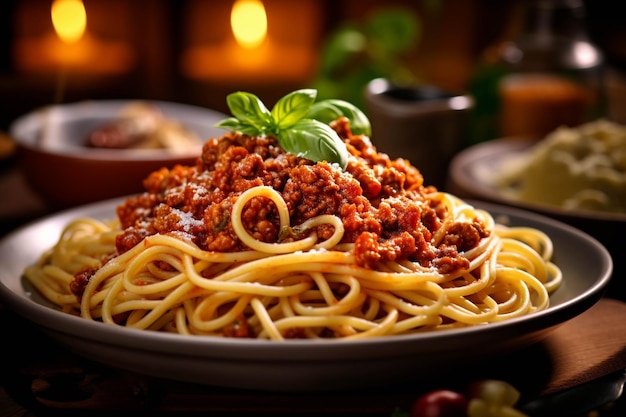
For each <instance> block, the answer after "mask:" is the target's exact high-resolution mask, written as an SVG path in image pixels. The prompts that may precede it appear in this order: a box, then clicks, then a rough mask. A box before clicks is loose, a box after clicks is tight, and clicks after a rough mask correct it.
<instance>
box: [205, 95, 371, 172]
mask: <svg viewBox="0 0 626 417" xmlns="http://www.w3.org/2000/svg"><path fill="white" fill-rule="evenodd" d="M316 98H317V90H315V89H301V90H296V91H294V92H292V93H289V94H287V95H285V96H284V97H281V98H280V99H279V100H278V101H277V102H276V104H275V105H274V107H273V108H272V110H271V111H269V110H268V109H267V107H265V105H264V104H263V102H261V100H260V99H259V98H258V97H257V96H255V95H254V94H251V93H246V92H242V91H238V92H236V93H232V94H229V95H228V97H227V103H228V107H229V108H230V111H231V112H232V114H233V116H234V117H229V118H226V119H224V120H222V121H220V122H218V123H217V124H216V125H215V126H216V127H221V128H224V129H229V130H232V131H237V132H241V133H244V134H246V135H250V136H255V135H273V136H274V137H276V139H277V140H278V144H279V145H280V146H281V147H282V148H283V150H284V151H286V152H291V153H294V154H296V155H299V156H302V157H304V158H308V159H311V160H312V161H315V162H319V161H328V162H330V163H336V164H339V165H340V166H341V168H342V169H345V168H346V166H347V165H348V156H349V155H348V149H347V148H346V144H345V143H344V142H343V140H342V139H341V138H340V137H339V135H338V134H337V132H335V131H334V130H333V129H332V128H331V127H330V126H329V125H328V124H329V123H330V122H331V121H333V120H335V119H337V118H338V117H340V116H346V117H348V118H349V119H350V122H351V123H355V126H356V131H355V130H353V132H355V133H357V132H361V131H362V132H368V134H369V120H367V117H365V115H364V114H363V113H362V112H361V111H360V110H359V109H358V108H357V107H356V106H354V105H352V104H350V103H348V102H344V101H342V100H325V101H323V102H320V103H318V104H317V105H316V104H315V99H316ZM318 118H319V119H320V120H321V121H320V120H316V119H318ZM357 134H358V133H357Z"/></svg>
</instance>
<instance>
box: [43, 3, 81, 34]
mask: <svg viewBox="0 0 626 417" xmlns="http://www.w3.org/2000/svg"><path fill="white" fill-rule="evenodd" d="M50 15H51V17H52V25H53V26H54V30H55V32H56V33H57V35H58V36H59V38H61V40H62V41H63V42H67V43H75V42H78V41H79V40H80V38H81V37H82V36H83V34H84V33H85V28H86V27H87V13H86V12H85V5H84V4H83V2H82V1H81V0H54V1H53V2H52V8H51V10H50Z"/></svg>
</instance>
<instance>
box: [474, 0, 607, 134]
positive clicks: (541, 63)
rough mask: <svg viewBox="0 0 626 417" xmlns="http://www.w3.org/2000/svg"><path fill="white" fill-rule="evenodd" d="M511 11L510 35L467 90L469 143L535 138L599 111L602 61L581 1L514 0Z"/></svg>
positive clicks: (487, 54) (602, 103)
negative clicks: (470, 102) (470, 111)
mask: <svg viewBox="0 0 626 417" xmlns="http://www.w3.org/2000/svg"><path fill="white" fill-rule="evenodd" d="M512 11H513V15H512V18H511V20H510V22H509V25H510V26H509V30H510V32H509V33H511V35H510V37H509V38H508V39H506V40H505V41H503V42H499V43H497V44H495V45H493V46H492V47H490V48H488V49H487V50H486V51H485V54H484V56H483V57H482V61H481V62H480V63H479V65H478V66H477V68H476V71H475V73H474V76H473V77H472V79H471V80H470V83H469V86H468V89H469V91H470V92H471V93H472V95H474V98H475V110H474V113H473V117H472V132H471V139H470V141H471V143H470V144H473V143H477V142H482V141H485V140H490V139H496V138H501V137H514V136H515V137H517V136H520V137H531V138H536V139H539V138H541V137H543V136H545V135H546V134H547V133H549V132H551V131H553V130H554V129H556V128H558V127H559V126H562V125H566V126H576V125H579V124H582V123H584V122H586V121H590V120H593V119H595V118H599V117H602V116H603V115H604V114H605V112H606V103H605V101H606V99H605V94H604V91H603V89H604V83H603V77H604V75H603V70H604V57H603V54H602V52H601V51H600V49H599V48H598V47H597V46H596V45H594V44H593V43H592V42H591V41H590V39H589V36H588V32H587V28H586V26H585V18H586V17H585V15H586V11H585V6H584V4H583V1H582V0H519V1H518V3H516V6H515V7H514V8H513V9H512ZM511 28H512V29H511Z"/></svg>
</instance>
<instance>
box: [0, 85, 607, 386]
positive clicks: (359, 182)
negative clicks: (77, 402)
mask: <svg viewBox="0 0 626 417" xmlns="http://www.w3.org/2000/svg"><path fill="white" fill-rule="evenodd" d="M315 97H316V95H315V90H298V91H296V92H294V93H291V94H289V95H287V96H285V97H284V98H283V99H281V100H279V101H278V102H277V103H276V105H275V106H274V108H272V110H271V111H270V110H268V109H267V108H265V106H264V105H263V103H262V102H261V101H260V100H258V98H256V97H255V96H253V95H252V94H249V93H242V92H238V93H233V94H232V95H230V96H229V97H228V104H229V107H230V108H231V111H232V113H233V115H234V116H235V117H232V118H228V119H226V120H224V121H223V122H221V123H220V124H219V126H220V127H223V128H226V129H227V130H228V132H227V133H225V134H224V136H221V137H215V138H211V139H209V140H208V141H207V142H206V143H205V145H204V147H203V150H202V154H201V155H200V156H199V157H198V159H197V162H196V164H195V165H193V166H182V165H179V166H176V167H173V168H169V169H167V168H163V169H161V170H158V171H155V172H153V173H152V174H150V175H149V176H148V177H147V178H146V179H145V181H144V188H145V192H143V193H141V194H138V195H130V196H127V197H125V198H120V199H113V200H107V201H103V202H100V203H95V204H91V205H86V206H81V207H78V208H74V209H70V210H66V211H63V212H60V213H57V214H54V215H52V216H50V217H47V218H44V219H41V220H39V221H36V222H34V223H31V224H29V225H27V226H25V227H23V228H21V229H19V230H17V231H15V232H13V233H12V234H11V235H9V236H7V237H6V238H4V239H3V240H2V242H0V261H1V262H2V264H3V266H4V267H3V268H2V269H1V270H0V299H1V300H2V301H3V303H5V304H6V305H8V306H9V307H10V308H12V309H14V310H15V311H16V312H18V313H19V314H21V315H23V316H24V317H25V318H26V319H28V320H30V321H32V322H34V323H35V324H37V325H38V326H39V327H40V328H41V329H42V330H43V331H44V332H46V333H48V334H50V335H51V336H52V337H53V338H55V339H56V340H57V341H58V342H59V343H61V344H62V345H64V346H66V347H67V348H69V349H70V350H72V351H74V352H76V353H78V354H79V355H83V356H86V357H89V358H92V359H94V360H97V361H100V362H103V363H106V364H109V365H111V366H113V367H116V368H121V369H124V370H128V371H133V372H138V373H142V374H147V375H152V376H157V377H165V378H171V379H175V380H182V381H187V382H198V383H204V384H209V385H217V386H224V387H235V388H247V389H261V390H278V391H319V390H329V389H345V388H358V387H366V386H376V385H382V384H388V383H395V382H398V381H401V380H407V379H410V378H414V377H415V376H416V375H420V378H424V377H425V376H426V375H428V374H429V373H431V372H441V371H442V370H443V369H445V368H449V367H451V366H459V365H462V364H463V363H464V362H474V361H476V360H479V359H484V358H487V357H489V355H495V354H497V353H498V352H502V351H506V350H510V349H517V348H520V347H523V346H526V345H528V344H531V343H534V342H537V341H539V340H541V338H542V337H544V336H545V334H546V333H547V332H549V331H550V330H551V329H554V328H555V327H556V326H558V325H559V324H561V323H563V322H564V321H566V320H568V319H570V318H572V317H574V316H576V315H578V314H580V313H582V312H583V311H585V310H586V309H588V308H589V307H591V306H592V305H593V304H594V303H595V302H596V301H597V300H598V299H599V298H600V297H601V295H602V291H603V289H604V287H605V286H606V284H607V282H608V281H609V277H610V275H611V270H612V261H611V258H610V256H609V254H608V252H607V251H606V249H605V248H604V247H603V246H602V245H601V244H600V243H598V242H597V241H596V240H595V239H594V238H592V237H590V236H589V235H587V234H585V233H583V232H581V231H579V230H577V229H575V228H573V227H571V226H567V225H565V224H563V223H560V222H558V221H555V220H551V219H549V218H546V217H542V216H541V215H538V214H532V213H528V212H525V211H521V210H518V209H514V208H511V207H504V206H499V205H489V204H484V203H478V202H472V201H466V200H462V199H460V198H458V197H456V196H454V195H452V194H448V193H445V192H441V191H439V190H437V189H436V188H434V187H432V186H426V185H425V184H424V179H423V177H422V176H421V174H420V172H419V170H418V169H417V168H416V167H414V166H412V165H411V164H410V163H409V162H408V161H406V160H403V159H397V160H392V159H390V158H389V157H388V156H387V155H386V154H383V153H379V152H377V151H376V148H375V146H373V144H372V142H371V141H370V139H369V136H368V134H369V126H368V123H367V119H366V118H365V116H364V115H363V114H361V113H360V112H359V111H358V110H357V109H356V108H354V106H351V105H350V104H349V103H345V102H342V101H339V100H330V101H319V102H315Z"/></svg>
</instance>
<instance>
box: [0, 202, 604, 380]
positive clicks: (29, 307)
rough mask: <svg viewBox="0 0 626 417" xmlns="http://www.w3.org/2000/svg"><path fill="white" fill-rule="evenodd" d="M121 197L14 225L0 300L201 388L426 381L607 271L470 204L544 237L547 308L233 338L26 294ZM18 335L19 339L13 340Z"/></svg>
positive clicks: (572, 242)
mask: <svg viewBox="0 0 626 417" xmlns="http://www.w3.org/2000/svg"><path fill="white" fill-rule="evenodd" d="M121 201H122V200H121V199H114V200H108V201H104V202H100V203H95V204H91V205H87V206H83V207H79V208H76V209H71V210H68V211H64V212H61V213H58V214H56V215H52V216H50V217H47V218H44V219H41V220H39V221H36V222H34V223H32V224H30V225H27V226H25V227H22V228H21V229H19V230H17V231H15V232H13V233H12V234H10V235H8V236H7V237H5V238H4V239H3V240H2V241H0V264H1V265H2V268H0V300H1V301H2V302H3V303H4V304H5V305H7V306H8V307H9V308H11V309H13V310H14V311H16V312H17V313H18V314H20V315H22V316H23V317H25V318H26V319H27V320H30V321H32V322H33V323H35V324H37V325H38V326H39V327H40V328H41V329H42V330H43V331H44V332H45V333H47V334H49V335H51V336H52V337H53V338H54V339H56V341H58V342H59V343H60V344H61V345H63V346H65V347H67V348H68V349H69V350H71V351H74V352H75V353H77V354H79V355H82V356H84V357H87V358H90V359H94V360H96V361H99V362H102V363H105V364H108V365H109V366H112V367H116V368H120V369H123V370H127V371H131V372H137V373H141V374H146V375H150V376H156V377H164V378H170V379H174V380H180V381H185V382H195V383H203V384H209V385H216V386H223V387H234V388H250V389H260V390H273V391H291V392H304V391H308V392H313V391H323V390H335V389H351V388H362V387H371V386H376V385H383V384H390V383H397V382H399V381H403V380H410V379H412V378H415V377H416V376H418V378H421V379H424V378H428V375H429V374H430V375H432V374H434V373H435V372H436V373H441V372H442V371H445V370H446V369H449V368H451V367H453V366H455V365H456V366H458V365H460V364H462V362H463V361H468V362H474V361H476V360H479V359H481V358H485V357H486V356H487V355H492V354H494V353H498V352H506V351H510V350H512V349H517V348H521V347H524V346H527V345H529V344H531V343H534V342H537V341H539V340H541V339H542V338H543V337H545V336H546V334H547V333H549V332H550V331H551V330H553V329H554V328H555V327H556V326H558V325H559V324H561V323H563V322H565V321H567V320H569V319H571V318H573V317H575V316H576V315H578V314H580V313H582V312H584V311H585V310H587V309H588V308H589V307H591V306H592V305H593V304H594V303H595V302H597V301H598V299H599V298H600V297H601V296H602V292H603V289H604V288H605V286H606V284H607V282H608V281H609V277H610V274H611V270H612V262H611V258H610V256H609V254H608V252H607V250H606V249H605V248H604V247H603V246H602V245H601V244H599V243H598V242H597V241H596V240H595V239H593V238H591V237H590V236H589V235H587V234H584V233H583V232H580V231H579V230H577V229H574V228H572V227H570V226H567V225H565V224H563V223H560V222H557V221H554V220H550V219H548V218H545V217H542V216H539V215H536V214H532V213H528V212H524V211H519V210H517V209H513V208H507V207H504V206H498V205H488V204H482V203H480V204H479V203H475V204H476V205H477V206H480V207H482V208H485V209H487V210H489V211H490V212H491V213H492V214H493V215H495V216H500V215H503V216H506V217H507V218H508V219H510V224H512V225H525V226H530V227H536V228H539V229H541V230H543V231H545V232H546V233H548V235H549V236H550V237H551V238H552V240H553V242H554V248H555V254H554V256H555V262H557V264H558V265H559V266H560V267H561V269H562V271H563V273H564V282H563V284H562V286H561V287H560V288H559V289H558V290H557V291H556V292H555V293H554V294H553V295H552V298H551V306H550V307H549V308H548V309H546V310H544V311H541V312H537V313H535V314H532V315H528V316H525V317H520V318H516V319H512V320H509V321H505V322H500V323H493V324H488V325H484V326H476V327H471V328H465V329H459V330H450V331H443V332H433V333H423V334H416V335H406V336H394V337H382V338H378V339H371V340H360V341H345V340H343V341H342V340H324V341H311V340H287V341H285V342H276V341H268V340H248V339H246V340H240V339H232V338H214V337H199V336H181V335H177V334H165V333H159V332H150V331H142V330H134V329H126V328H120V327H116V326H110V325H105V324H102V323H97V322H91V321H87V320H83V319H81V318H78V317H75V316H71V315H68V314H65V313H62V312H60V311H58V310H56V309H55V308H53V307H52V306H51V305H50V304H48V303H46V302H45V301H43V300H42V298H41V297H39V296H38V295H37V294H36V293H34V292H33V291H32V288H30V287H29V286H28V285H27V284H26V282H25V280H24V279H23V278H22V271H23V269H24V267H25V266H26V265H28V264H30V263H32V262H34V261H35V259H36V258H37V257H38V256H39V255H40V253H41V252H42V251H44V250H45V249H47V248H48V247H50V246H51V245H52V244H53V243H54V242H55V241H56V239H57V237H58V236H59V233H60V231H61V229H62V228H63V226H64V225H65V224H66V223H67V222H68V221H70V220H71V219H74V218H76V217H78V216H93V217H96V218H100V219H107V218H111V217H112V216H114V213H115V207H116V206H117V204H119V203H121ZM16 337H19V336H16Z"/></svg>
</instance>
